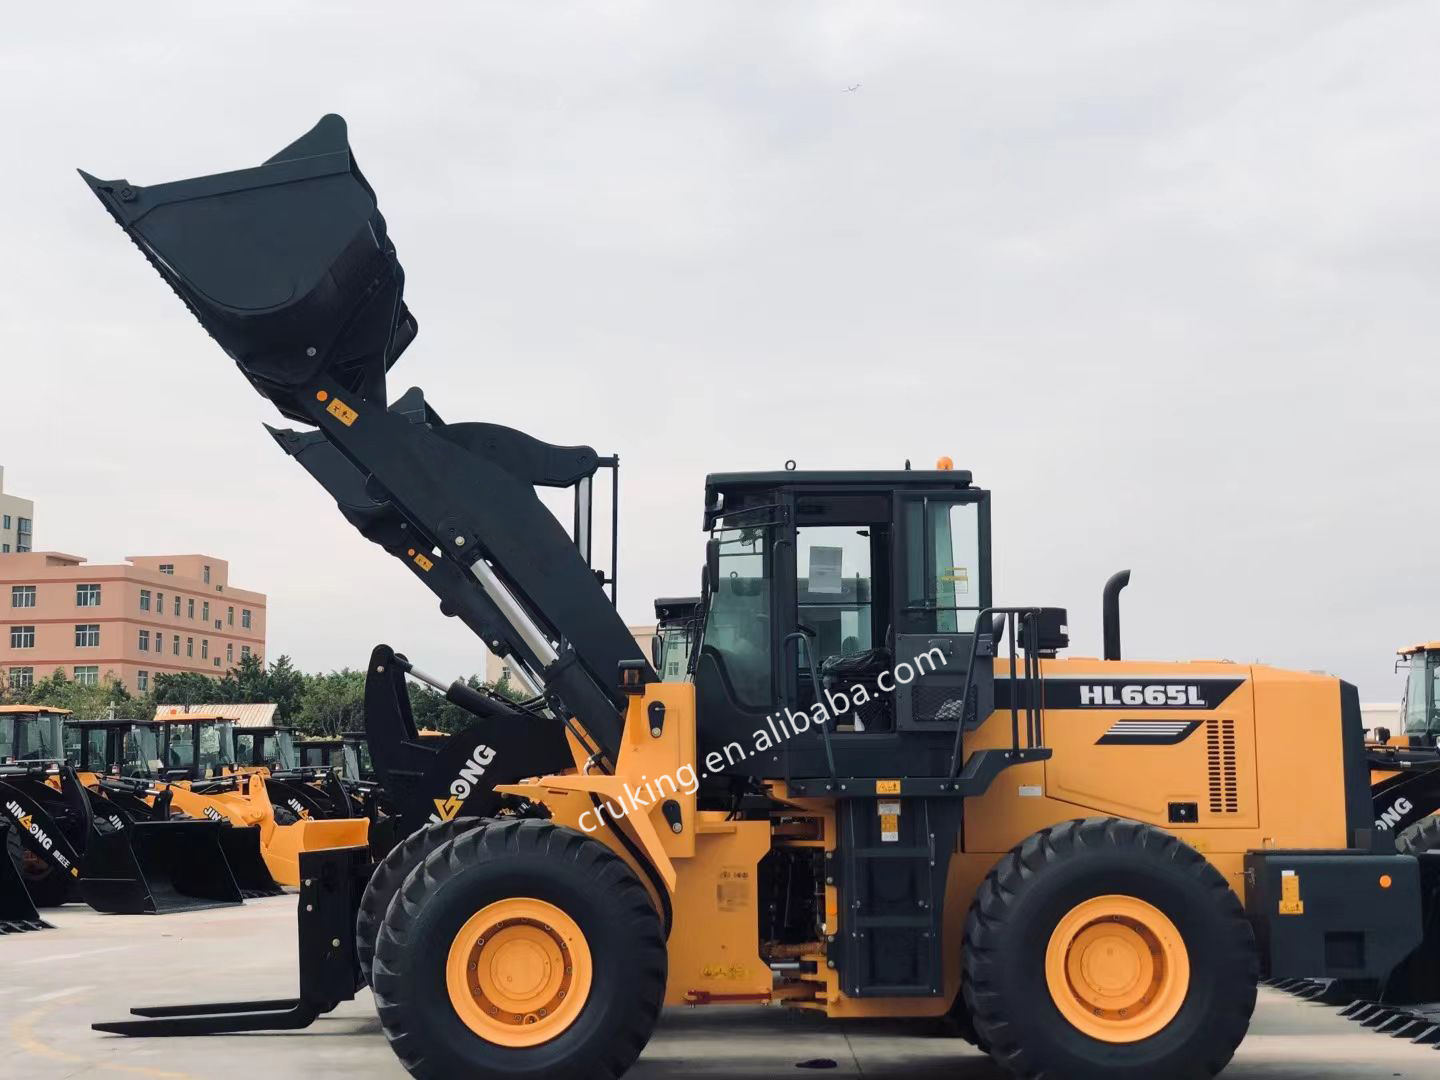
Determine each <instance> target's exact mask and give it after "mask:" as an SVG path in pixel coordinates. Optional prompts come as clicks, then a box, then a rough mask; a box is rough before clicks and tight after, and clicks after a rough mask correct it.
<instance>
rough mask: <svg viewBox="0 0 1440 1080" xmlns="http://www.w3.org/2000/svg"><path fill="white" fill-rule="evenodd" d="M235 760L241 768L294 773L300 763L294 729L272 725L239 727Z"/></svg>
mask: <svg viewBox="0 0 1440 1080" xmlns="http://www.w3.org/2000/svg"><path fill="white" fill-rule="evenodd" d="M235 760H236V762H237V763H238V764H239V766H240V768H242V769H269V770H270V771H271V772H291V771H293V770H294V769H296V768H298V767H299V764H300V756H299V754H298V753H297V752H296V750H295V734H294V730H293V729H292V728H288V727H272V726H267V727H246V728H236V729H235Z"/></svg>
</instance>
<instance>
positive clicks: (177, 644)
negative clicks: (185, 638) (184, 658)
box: [170, 634, 180, 656]
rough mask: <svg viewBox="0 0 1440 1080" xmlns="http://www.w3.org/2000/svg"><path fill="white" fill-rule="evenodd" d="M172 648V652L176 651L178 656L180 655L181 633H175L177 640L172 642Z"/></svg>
mask: <svg viewBox="0 0 1440 1080" xmlns="http://www.w3.org/2000/svg"><path fill="white" fill-rule="evenodd" d="M170 649H171V651H172V652H174V653H175V655H176V656H179V655H180V635H179V634H176V635H175V640H174V641H173V642H172V643H171V645H170Z"/></svg>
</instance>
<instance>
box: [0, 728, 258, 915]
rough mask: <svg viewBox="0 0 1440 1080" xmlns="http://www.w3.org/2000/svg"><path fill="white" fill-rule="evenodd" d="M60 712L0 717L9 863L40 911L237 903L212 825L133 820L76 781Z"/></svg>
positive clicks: (128, 811) (1, 798) (0, 777)
mask: <svg viewBox="0 0 1440 1080" xmlns="http://www.w3.org/2000/svg"><path fill="white" fill-rule="evenodd" d="M66 716H68V713H66V712H65V710H63V709H49V708H46V707H43V706H30V705H15V706H7V707H5V709H4V710H3V711H0V807H3V810H4V813H5V816H6V817H7V818H8V819H9V821H10V823H11V830H10V832H9V834H8V838H7V844H8V847H9V852H8V854H9V856H10V858H11V860H12V861H13V862H14V863H15V864H16V866H17V867H18V868H19V870H20V874H21V876H22V878H23V879H24V881H25V886H26V889H27V891H28V893H29V895H30V897H31V899H32V900H33V901H34V903H35V905H36V906H38V907H42V908H44V907H59V906H60V905H61V904H64V903H65V902H67V901H68V900H71V899H76V898H78V899H82V900H84V901H85V902H86V903H88V904H89V905H90V906H91V907H93V908H95V909H96V910H98V911H104V912H109V913H114V914H164V913H167V912H173V911H189V910H194V909H196V908H202V907H215V906H219V905H224V904H238V903H239V902H240V900H241V894H240V890H239V887H238V885H237V884H236V882H235V879H234V876H233V875H232V874H231V871H230V867H229V864H228V863H227V861H226V859H225V855H224V853H223V851H222V849H221V841H220V837H219V827H218V826H217V825H215V824H214V823H213V822H210V821H205V820H199V821H171V820H168V819H167V818H166V817H165V816H163V815H157V814H151V813H145V814H142V815H140V816H138V817H137V816H136V815H135V814H134V813H133V810H134V807H133V806H131V807H127V806H126V805H124V804H123V803H122V802H117V801H112V800H111V799H110V798H108V797H107V795H106V793H105V792H104V791H103V790H101V789H99V788H98V787H95V788H92V787H88V786H86V785H85V784H84V783H82V782H81V780H80V778H79V777H78V776H77V774H76V773H75V770H74V769H73V768H72V767H71V766H70V764H69V763H67V762H66V761H65V759H64V756H63V747H64V745H65V743H64V734H63V723H64V718H65V717H66Z"/></svg>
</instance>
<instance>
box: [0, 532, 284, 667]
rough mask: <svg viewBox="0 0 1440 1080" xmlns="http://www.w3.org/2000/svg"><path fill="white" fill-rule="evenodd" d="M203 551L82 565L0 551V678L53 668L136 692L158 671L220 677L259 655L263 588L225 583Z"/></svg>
mask: <svg viewBox="0 0 1440 1080" xmlns="http://www.w3.org/2000/svg"><path fill="white" fill-rule="evenodd" d="M229 577H230V564H229V563H227V562H226V561H225V560H224V559H216V558H213V557H211V556H209V555H131V556H127V557H126V560H125V564H121V565H110V566H92V565H90V564H89V563H87V562H85V560H84V559H82V558H80V557H79V556H76V555H63V554H61V553H60V552H58V551H35V552H29V553H26V554H9V555H0V627H3V629H0V676H4V677H7V678H8V680H9V683H10V685H11V686H12V687H17V688H19V687H24V686H28V685H30V684H31V683H32V682H34V681H37V680H40V679H44V678H46V677H48V676H49V675H50V674H51V673H52V672H53V671H54V670H55V669H56V668H57V667H58V668H63V669H64V670H65V674H66V675H67V676H69V677H70V678H72V679H74V680H76V681H77V682H87V683H98V682H100V681H101V680H103V679H105V678H106V677H107V676H109V675H113V676H114V677H115V678H117V679H119V680H120V681H121V682H123V683H124V684H125V685H126V686H127V687H129V688H130V689H131V690H134V691H138V692H140V693H144V692H145V691H146V690H148V689H149V688H150V685H151V683H150V681H151V679H153V678H154V677H155V676H156V675H158V674H160V673H162V672H175V671H193V672H197V673H199V674H202V675H213V676H219V675H223V674H224V673H225V672H226V671H227V670H229V669H230V668H231V667H233V666H234V665H235V664H238V663H239V662H240V659H241V657H243V656H246V655H248V654H251V653H253V654H255V655H256V656H259V657H261V658H262V659H263V658H264V653H265V595H264V594H263V593H257V592H250V591H249V590H248V589H237V588H234V587H233V586H231V585H230V583H229Z"/></svg>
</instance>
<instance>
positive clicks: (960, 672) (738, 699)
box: [693, 461, 1064, 778]
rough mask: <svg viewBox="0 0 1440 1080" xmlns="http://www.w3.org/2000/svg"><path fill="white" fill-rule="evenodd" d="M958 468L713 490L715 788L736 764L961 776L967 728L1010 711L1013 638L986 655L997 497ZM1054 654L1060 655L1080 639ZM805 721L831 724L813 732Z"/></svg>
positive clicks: (705, 749) (709, 563) (710, 633)
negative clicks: (974, 659)
mask: <svg viewBox="0 0 1440 1080" xmlns="http://www.w3.org/2000/svg"><path fill="white" fill-rule="evenodd" d="M947 464H948V462H945V461H942V463H941V465H942V467H941V468H937V469H935V470H924V471H921V470H915V471H912V470H909V469H906V470H904V471H892V472H801V471H795V470H787V471H784V472H768V473H725V474H718V475H712V476H710V477H708V478H707V480H706V489H705V527H706V528H707V529H708V530H709V531H710V533H711V538H710V541H709V543H708V545H707V551H706V556H707V557H706V574H705V584H706V596H705V597H704V600H703V607H704V613H703V614H704V625H703V631H702V637H701V639H700V645H699V651H698V654H697V656H696V658H695V661H694V664H693V672H694V676H693V677H694V683H695V691H696V701H697V710H698V713H699V715H700V716H701V717H702V720H703V722H702V723H701V725H700V731H699V734H698V738H699V740H700V762H701V764H702V766H704V767H705V768H706V770H707V771H711V772H713V771H715V770H711V769H710V768H709V767H708V766H705V761H706V757H707V755H709V754H711V753H714V752H719V753H721V755H722V757H723V758H724V760H725V765H724V767H723V772H725V773H726V774H730V775H734V776H744V775H748V776H751V777H769V778H780V777H784V778H790V777H822V776H827V775H828V776H831V777H835V776H839V777H844V776H856V777H885V776H912V777H914V776H934V777H940V776H945V775H947V774H948V773H949V770H950V765H951V760H952V753H953V752H954V749H955V745H956V727H957V724H958V723H960V722H961V721H962V719H963V721H964V723H965V725H966V726H967V728H968V727H972V726H975V725H978V723H980V721H982V720H983V719H984V718H986V717H987V716H988V715H989V714H990V712H991V710H992V708H993V706H994V695H995V686H994V668H993V664H992V663H991V661H990V659H989V657H990V656H992V655H993V651H994V647H995V645H996V633H995V628H992V626H991V625H990V623H989V620H988V618H987V620H986V625H985V626H984V627H983V628H982V634H981V637H982V640H980V641H977V640H976V628H977V620H978V618H979V616H980V614H981V612H982V611H985V610H986V609H988V608H990V607H991V576H990V493H989V492H988V491H985V490H983V489H981V488H978V487H976V486H975V485H974V484H973V482H972V478H971V475H970V473H969V472H965V471H960V470H955V469H951V468H946V467H943V466H944V465H947ZM1050 614H1052V615H1054V616H1057V617H1056V618H1055V619H1054V626H1055V627H1056V628H1058V627H1059V625H1060V624H1061V623H1063V621H1064V620H1063V613H1060V612H1058V611H1056V610H1054V609H1050ZM1047 625H1048V624H1047ZM1021 644H1024V643H1023V642H1022V643H1021ZM1037 644H1038V647H1037V650H1036V651H1037V654H1038V655H1053V652H1054V648H1056V647H1058V646H1059V645H1063V644H1064V641H1063V635H1061V636H1060V637H1059V638H1058V640H1054V641H1039V640H1038V639H1037ZM977 647H978V649H977ZM1047 647H1048V648H1047ZM972 652H977V653H978V656H979V657H981V658H984V660H983V662H982V663H976V664H974V667H975V669H976V670H975V671H974V672H973V673H971V672H970V671H969V668H970V667H971V655H972ZM967 676H969V677H968V678H967ZM887 688H888V689H887ZM802 712H803V713H807V714H809V715H810V716H812V717H813V716H815V715H817V714H823V715H825V716H827V718H828V722H827V723H826V724H824V725H820V724H816V723H813V722H812V723H810V724H809V725H808V727H807V729H806V730H803V731H801V730H796V729H797V728H799V727H802V726H805V722H804V720H803V719H799V718H798V714H799V713H802ZM789 717H795V718H796V719H797V720H798V721H799V722H798V723H787V722H786V720H787V718H789ZM827 733H828V739H827V738H826V734H827ZM827 743H828V744H829V745H828V746H827V745H826V744H827ZM767 744H768V745H767ZM727 748H728V752H727Z"/></svg>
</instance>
